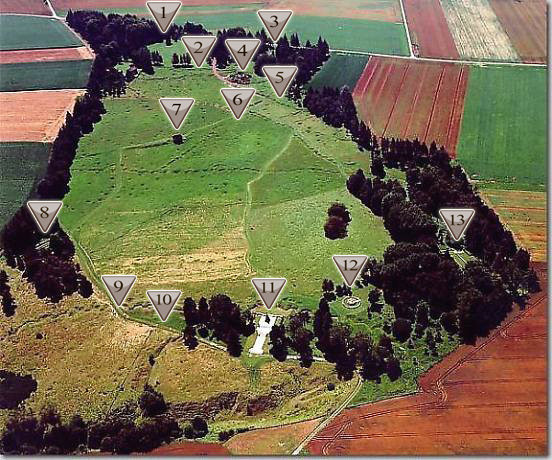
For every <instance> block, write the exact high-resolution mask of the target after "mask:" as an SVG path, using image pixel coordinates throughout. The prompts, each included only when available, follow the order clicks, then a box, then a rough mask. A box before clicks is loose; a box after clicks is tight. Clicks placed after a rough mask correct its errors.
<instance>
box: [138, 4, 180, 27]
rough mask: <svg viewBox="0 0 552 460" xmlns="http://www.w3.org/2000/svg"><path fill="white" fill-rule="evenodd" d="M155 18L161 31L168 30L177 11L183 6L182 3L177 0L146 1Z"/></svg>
mask: <svg viewBox="0 0 552 460" xmlns="http://www.w3.org/2000/svg"><path fill="white" fill-rule="evenodd" d="M146 6H147V7H148V10H150V13H151V15H152V16H153V19H155V23H156V24H157V27H159V30H160V31H161V33H165V32H167V30H169V27H170V26H171V24H172V22H173V19H174V17H175V16H176V13H178V10H179V9H180V7H181V6H182V3H180V2H175V1H152V2H146Z"/></svg>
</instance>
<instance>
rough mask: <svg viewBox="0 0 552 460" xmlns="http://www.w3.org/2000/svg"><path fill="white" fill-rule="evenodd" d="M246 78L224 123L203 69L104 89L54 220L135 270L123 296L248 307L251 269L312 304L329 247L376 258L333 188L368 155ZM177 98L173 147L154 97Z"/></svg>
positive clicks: (290, 300) (327, 268)
mask: <svg viewBox="0 0 552 460" xmlns="http://www.w3.org/2000/svg"><path fill="white" fill-rule="evenodd" d="M175 46H178V45H175ZM157 49H159V50H160V51H162V52H163V53H164V54H166V55H167V54H172V52H173V51H174V49H175V48H174V47H173V49H171V48H166V47H165V46H164V45H159V46H157ZM252 85H253V86H254V87H256V88H257V89H258V94H257V95H256V96H255V99H254V101H253V104H252V106H251V107H250V109H249V112H248V113H246V115H244V117H243V118H242V120H240V121H236V120H234V119H233V117H232V116H231V115H230V113H229V110H228V108H227V107H226V105H225V104H224V102H223V99H222V97H221V96H220V94H219V89H220V88H221V86H222V83H221V82H220V81H219V80H218V79H216V78H215V77H214V76H213V75H212V74H211V72H210V69H207V68H205V69H199V70H196V69H188V70H185V69H172V68H170V67H166V68H160V69H157V72H156V74H155V75H154V76H151V77H149V76H146V75H142V76H141V77H140V78H139V79H138V80H137V81H135V82H134V83H133V84H132V85H131V88H130V89H129V91H128V95H127V96H126V97H123V98H120V99H105V101H104V103H105V105H106V108H107V114H106V115H105V116H104V117H103V119H102V121H101V122H100V123H98V124H97V125H96V126H95V129H94V132H93V133H92V134H90V135H87V136H84V137H83V138H82V140H81V142H80V145H79V151H78V154H77V157H76V159H75V162H74V164H73V168H72V181H71V184H70V186H71V191H70V193H69V194H68V195H67V197H66V198H65V200H64V203H65V207H64V213H63V216H61V217H60V219H61V222H62V224H63V225H64V227H65V228H66V229H67V230H68V231H69V233H70V234H71V236H72V237H73V238H74V239H75V240H76V241H77V242H78V243H79V245H80V246H81V247H82V248H83V250H84V251H86V253H87V254H88V255H89V256H90V258H91V259H92V262H93V269H94V270H96V272H97V273H100V274H101V273H119V272H121V273H135V274H136V275H137V276H138V281H137V286H136V287H135V288H134V290H133V292H132V293H131V298H130V299H129V302H128V303H129V304H133V303H138V302H139V303H143V302H144V301H145V292H144V291H145V290H146V289H153V288H154V287H166V288H169V287H172V288H178V289H182V290H183V295H185V296H187V295H192V296H195V297H199V296H200V295H205V296H209V295H212V294H215V293H218V292H226V293H228V294H229V295H231V296H232V297H233V298H235V299H236V300H237V301H239V302H241V303H244V304H250V303H252V302H254V301H256V296H255V295H254V292H253V289H252V288H251V284H250V278H251V277H253V276H255V275H257V276H284V277H287V278H288V280H289V283H288V288H287V289H286V293H285V295H284V297H283V299H282V304H283V305H288V304H293V305H297V304H309V305H310V306H315V305H316V304H317V301H318V298H319V295H320V283H321V280H322V279H323V278H325V277H327V276H333V277H336V275H337V273H336V272H335V269H334V268H333V265H332V262H331V255H332V254H334V253H337V252H354V253H359V252H360V253H367V254H370V255H374V256H379V255H381V253H382V251H383V249H384V248H385V247H386V246H387V245H388V244H389V243H390V240H389V237H388V235H387V232H386V231H385V229H384V227H383V225H382V223H381V220H379V219H376V218H374V217H373V216H372V215H371V214H370V213H368V212H365V210H364V209H362V206H361V205H360V204H359V203H357V202H356V200H354V199H353V198H352V197H351V196H350V195H349V193H348V192H347V190H346V188H345V180H346V177H347V175H348V174H349V173H351V172H352V171H354V170H356V169H357V168H359V167H364V168H367V167H369V155H367V154H365V153H360V152H359V151H358V149H357V148H356V147H355V145H354V143H352V142H351V141H350V140H349V138H348V137H347V135H346V133H345V132H344V131H343V130H335V129H332V128H330V127H328V126H325V125H324V124H323V123H321V122H320V121H318V120H317V119H316V118H314V117H312V116H310V115H308V114H307V113H306V112H305V111H304V110H301V109H298V108H297V107H296V106H295V105H294V104H292V103H291V102H289V101H287V100H285V99H284V100H277V99H276V97H275V96H274V94H273V91H272V90H271V89H270V88H269V86H268V85H267V83H266V81H265V80H264V79H261V78H257V77H255V78H254V80H253V83H252ZM179 95H180V96H193V97H194V98H195V99H196V104H195V106H194V107H193V109H192V111H191V112H190V115H189V117H188V119H187V120H186V122H185V124H184V127H183V128H182V133H183V134H184V135H185V136H186V137H187V141H186V142H185V143H184V144H183V145H181V146H175V145H174V144H173V143H172V142H164V141H165V140H167V139H169V138H170V136H171V135H172V133H173V130H172V128H171V126H170V124H169V122H168V121H167V119H166V118H165V115H164V114H163V113H162V112H161V109H160V108H159V104H158V101H157V99H158V98H159V97H161V96H163V97H169V96H179ZM248 184H249V188H248ZM336 200H338V201H342V202H345V203H346V204H347V205H348V206H349V207H350V209H351V212H352V215H353V221H352V223H351V226H350V232H349V233H350V236H349V237H348V238H347V239H345V240H341V241H338V242H332V241H329V240H327V239H326V238H325V237H324V233H323V225H324V221H325V218H326V210H327V208H328V206H329V205H330V204H331V203H332V202H333V201H336Z"/></svg>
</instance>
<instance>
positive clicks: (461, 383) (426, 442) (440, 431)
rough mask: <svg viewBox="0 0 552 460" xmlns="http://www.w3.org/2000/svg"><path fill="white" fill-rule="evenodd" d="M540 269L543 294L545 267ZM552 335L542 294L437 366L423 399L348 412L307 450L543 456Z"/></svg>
mask: <svg viewBox="0 0 552 460" xmlns="http://www.w3.org/2000/svg"><path fill="white" fill-rule="evenodd" d="M540 269H541V270H542V272H541V280H542V286H543V287H545V286H546V282H547V281H546V280H547V275H546V272H545V270H546V268H545V266H544V265H541V266H540ZM545 289H546V288H545ZM547 329H548V328H547V297H546V293H545V291H543V292H541V293H538V294H536V295H534V296H533V297H532V299H531V302H530V304H529V305H528V306H527V308H526V309H525V310H524V311H522V312H516V313H515V314H513V315H512V317H511V318H510V319H508V320H506V321H505V322H504V324H503V325H502V326H501V327H500V328H499V329H498V330H496V331H495V332H494V333H492V335H491V336H490V337H489V338H487V339H483V340H480V341H479V342H478V343H477V345H476V346H475V347H472V346H462V347H460V348H459V349H458V350H456V351H455V352H453V353H452V354H450V355H449V356H447V357H446V358H445V359H444V360H443V361H442V362H441V363H440V364H438V365H437V366H435V367H433V368H432V369H431V370H430V371H429V372H427V373H426V374H425V375H424V376H423V377H422V378H421V379H420V381H419V384H420V390H419V392H418V393H417V394H415V395H412V396H406V397H401V398H396V399H392V400H388V401H382V402H379V403H376V404H368V405H363V406H359V407H358V408H354V409H350V410H347V411H346V412H344V413H343V414H341V415H340V416H339V417H337V418H336V419H335V420H334V421H333V422H332V423H330V425H329V426H328V427H326V428H325V429H324V430H322V431H321V432H320V433H319V434H318V435H317V436H316V437H315V438H314V440H313V441H311V443H309V445H308V449H309V452H310V453H311V454H313V455H332V456H336V455H451V454H463V455H545V453H546V451H547V431H548V430H547V340H546V337H547Z"/></svg>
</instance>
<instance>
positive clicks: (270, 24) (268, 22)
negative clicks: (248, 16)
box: [257, 10, 293, 42]
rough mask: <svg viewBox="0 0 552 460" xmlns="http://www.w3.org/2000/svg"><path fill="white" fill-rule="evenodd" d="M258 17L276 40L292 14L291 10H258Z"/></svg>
mask: <svg viewBox="0 0 552 460" xmlns="http://www.w3.org/2000/svg"><path fill="white" fill-rule="evenodd" d="M257 14H258V15H259V18H261V21H262V23H263V25H264V26H265V29H266V31H267V32H268V34H269V35H270V38H272V40H273V41H275V42H277V41H278V39H279V38H280V35H282V32H283V31H284V29H285V28H286V25H287V23H288V22H289V19H290V18H291V16H292V15H293V11H291V10H259V11H257Z"/></svg>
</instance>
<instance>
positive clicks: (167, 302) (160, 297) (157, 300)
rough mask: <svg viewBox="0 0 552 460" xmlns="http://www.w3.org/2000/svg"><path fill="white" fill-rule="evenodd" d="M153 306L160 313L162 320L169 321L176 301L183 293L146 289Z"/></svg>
mask: <svg viewBox="0 0 552 460" xmlns="http://www.w3.org/2000/svg"><path fill="white" fill-rule="evenodd" d="M146 294H147V295H148V297H149V299H150V302H151V304H152V305H153V308H155V311H156V312H157V314H158V315H159V318H160V319H161V321H163V322H164V321H167V318H168V317H169V315H170V314H171V312H172V311H173V308H174V306H175V305H176V302H178V299H179V297H180V294H182V292H181V291H167V290H162V291H146Z"/></svg>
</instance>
